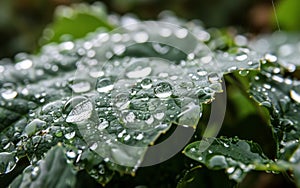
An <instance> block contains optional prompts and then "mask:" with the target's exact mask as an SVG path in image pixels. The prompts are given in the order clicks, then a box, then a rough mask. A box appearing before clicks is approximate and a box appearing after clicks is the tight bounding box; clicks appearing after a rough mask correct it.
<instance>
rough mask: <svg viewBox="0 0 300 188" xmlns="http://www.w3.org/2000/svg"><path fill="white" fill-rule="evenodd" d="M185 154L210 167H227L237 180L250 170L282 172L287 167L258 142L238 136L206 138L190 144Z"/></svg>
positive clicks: (231, 175) (216, 168)
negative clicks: (278, 163)
mask: <svg viewBox="0 0 300 188" xmlns="http://www.w3.org/2000/svg"><path fill="white" fill-rule="evenodd" d="M184 154H185V155H186V156H188V157H190V158H191V159H194V160H196V161H198V162H200V163H202V164H204V165H205V166H207V167H208V168H209V169H213V170H220V169H225V170H226V173H227V174H228V175H229V178H230V179H233V180H235V181H237V182H240V181H242V179H243V178H244V177H245V175H246V174H247V172H249V171H250V170H263V171H276V172H280V171H282V170H284V169H285V167H283V166H279V165H277V164H276V163H274V162H273V161H271V160H270V159H268V158H267V157H266V156H265V155H264V154H263V152H262V150H261V148H260V146H259V145H258V144H256V143H254V142H251V141H245V140H240V139H238V138H206V139H203V140H201V141H196V142H193V143H191V144H189V145H188V146H187V147H186V148H185V149H184Z"/></svg>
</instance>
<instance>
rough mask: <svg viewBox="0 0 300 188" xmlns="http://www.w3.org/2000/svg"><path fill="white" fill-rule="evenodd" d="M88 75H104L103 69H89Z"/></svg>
mask: <svg viewBox="0 0 300 188" xmlns="http://www.w3.org/2000/svg"><path fill="white" fill-rule="evenodd" d="M89 75H90V76H91V77H93V78H99V77H101V76H104V72H103V71H101V70H100V71H99V70H91V71H90V72H89Z"/></svg>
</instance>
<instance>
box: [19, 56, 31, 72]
mask: <svg viewBox="0 0 300 188" xmlns="http://www.w3.org/2000/svg"><path fill="white" fill-rule="evenodd" d="M32 64H33V63H32V61H31V60H29V59H25V60H23V61H20V62H18V63H17V64H16V65H15V67H16V69H17V70H21V69H23V70H25V69H29V68H30V67H32Z"/></svg>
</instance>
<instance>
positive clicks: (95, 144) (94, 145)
mask: <svg viewBox="0 0 300 188" xmlns="http://www.w3.org/2000/svg"><path fill="white" fill-rule="evenodd" d="M97 148H98V144H97V142H95V143H93V144H92V145H91V146H90V149H91V150H93V151H94V150H96V149H97Z"/></svg>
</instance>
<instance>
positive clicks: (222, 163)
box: [208, 155, 228, 169]
mask: <svg viewBox="0 0 300 188" xmlns="http://www.w3.org/2000/svg"><path fill="white" fill-rule="evenodd" d="M208 165H209V166H210V167H211V168H216V169H223V168H227V166H228V164H227V162H226V159H225V157H224V156H223V155H215V156H213V157H212V158H211V159H210V160H209V164H208Z"/></svg>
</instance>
